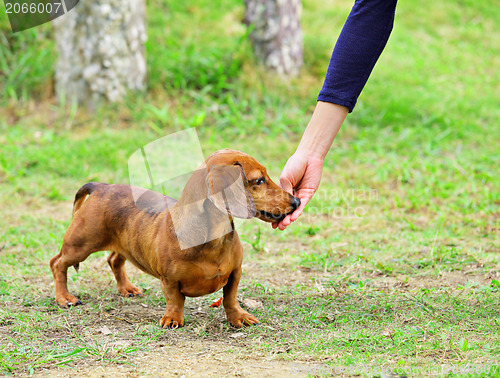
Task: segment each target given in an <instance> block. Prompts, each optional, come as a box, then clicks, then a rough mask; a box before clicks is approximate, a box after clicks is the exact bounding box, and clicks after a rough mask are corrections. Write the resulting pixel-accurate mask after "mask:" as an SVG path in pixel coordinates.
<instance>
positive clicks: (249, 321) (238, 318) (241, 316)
mask: <svg viewBox="0 0 500 378" xmlns="http://www.w3.org/2000/svg"><path fill="white" fill-rule="evenodd" d="M227 320H228V321H229V323H231V325H233V326H235V327H236V328H241V326H243V325H244V326H251V325H257V324H259V320H258V319H257V318H256V317H255V316H253V315H252V314H249V313H248V312H246V311H243V310H237V311H234V312H230V313H227Z"/></svg>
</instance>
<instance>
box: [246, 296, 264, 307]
mask: <svg viewBox="0 0 500 378" xmlns="http://www.w3.org/2000/svg"><path fill="white" fill-rule="evenodd" d="M243 305H245V307H246V308H249V309H256V308H262V307H264V305H263V304H262V302H261V301H256V300H255V299H248V298H247V299H244V300H243Z"/></svg>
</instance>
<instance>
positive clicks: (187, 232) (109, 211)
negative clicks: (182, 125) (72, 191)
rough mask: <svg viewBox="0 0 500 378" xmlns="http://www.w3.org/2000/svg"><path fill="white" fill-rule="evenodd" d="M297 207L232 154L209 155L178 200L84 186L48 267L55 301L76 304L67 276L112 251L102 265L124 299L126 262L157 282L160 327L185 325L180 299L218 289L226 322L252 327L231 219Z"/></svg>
mask: <svg viewBox="0 0 500 378" xmlns="http://www.w3.org/2000/svg"><path fill="white" fill-rule="evenodd" d="M299 205H300V200H299V199H298V198H296V197H294V196H293V195H291V194H289V193H287V192H285V191H284V190H283V189H281V188H280V187H279V186H278V185H276V184H275V183H274V182H273V181H271V179H270V178H269V176H268V174H267V172H266V169H265V168H264V167H263V166H262V165H261V164H260V163H259V162H258V161H257V160H255V159H254V158H253V157H251V156H249V155H247V154H245V153H243V152H240V151H235V150H230V149H225V150H221V151H217V152H215V153H213V154H212V155H210V156H209V157H208V159H207V160H206V161H205V163H204V164H203V165H202V166H201V167H200V168H199V169H198V170H196V171H195V172H194V173H193V174H192V175H191V177H190V178H189V180H188V182H187V184H186V187H185V188H184V190H183V191H182V194H181V196H180V198H179V200H178V201H176V200H174V199H172V198H170V197H167V196H164V195H162V194H160V193H157V192H153V191H150V190H146V189H142V188H137V187H133V186H129V185H109V184H102V183H93V182H91V183H88V184H86V185H84V186H83V187H82V188H80V190H78V192H77V193H76V196H75V202H74V208H73V220H72V222H71V224H70V225H69V227H68V229H67V231H66V233H65V235H64V239H63V244H62V247H61V250H60V252H59V253H58V254H57V255H55V256H54V257H53V258H52V259H51V260H50V267H51V269H52V274H53V276H54V280H55V296H56V301H57V303H58V304H59V305H60V306H63V307H71V306H76V305H79V304H81V302H80V300H78V299H77V298H76V297H75V296H73V295H71V294H70V293H69V291H68V288H67V270H68V268H69V267H71V266H74V267H75V269H78V264H79V263H80V262H82V261H84V260H85V259H86V258H87V257H88V256H89V255H90V254H92V253H94V252H97V251H104V250H105V251H111V254H110V255H109V257H108V263H109V266H110V267H111V270H112V271H113V273H114V275H115V278H116V282H117V285H118V291H119V292H120V293H121V294H122V295H123V296H126V297H127V296H128V297H133V296H136V295H137V296H141V295H142V292H141V290H140V289H139V288H137V287H136V286H134V285H133V284H132V283H131V282H130V281H129V279H128V277H127V274H126V272H125V267H124V264H125V261H126V260H129V261H130V262H131V263H132V264H134V265H135V266H136V267H138V268H139V269H141V270H142V271H144V272H146V273H149V274H151V275H153V276H155V277H157V278H159V279H160V282H161V288H162V291H163V293H164V295H165V299H166V301H167V309H166V311H165V315H164V316H163V318H162V319H161V321H160V325H161V327H162V328H177V327H182V326H183V325H184V300H185V297H186V296H188V297H197V296H201V295H207V294H210V293H213V292H215V291H217V290H219V289H221V288H223V302H222V303H223V305H224V310H225V312H226V315H227V319H228V321H229V323H230V324H232V325H233V326H235V327H238V328H239V327H241V326H242V325H255V324H257V323H259V321H258V320H257V318H256V317H255V316H253V315H251V314H249V313H248V312H246V311H244V310H243V309H242V308H241V307H240V305H239V304H238V301H237V299H236V292H237V289H238V283H239V281H240V278H241V263H242V261H243V247H242V245H241V242H240V239H239V237H238V234H237V233H236V231H235V230H234V224H233V217H236V218H244V219H249V218H252V217H257V218H259V219H260V220H262V221H265V222H276V221H279V220H281V219H283V218H284V217H285V216H286V215H287V214H290V213H292V212H293V211H294V210H295V209H297V208H298V207H299Z"/></svg>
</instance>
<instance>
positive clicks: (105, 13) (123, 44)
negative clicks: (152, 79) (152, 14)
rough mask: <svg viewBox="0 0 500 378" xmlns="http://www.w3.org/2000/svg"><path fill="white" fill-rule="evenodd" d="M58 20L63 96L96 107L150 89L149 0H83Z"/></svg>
mask: <svg viewBox="0 0 500 378" xmlns="http://www.w3.org/2000/svg"><path fill="white" fill-rule="evenodd" d="M53 24H54V32H55V33H54V34H55V39H56V44H57V49H58V51H59V58H58V62H57V67H56V74H55V79H56V93H57V95H58V96H61V95H62V96H65V97H66V98H67V99H68V100H69V101H75V100H76V101H78V102H79V103H82V104H85V105H87V106H90V107H95V105H97V103H98V102H99V101H102V100H103V99H105V100H108V101H112V102H114V101H118V100H120V99H121V98H122V97H123V95H124V94H125V93H126V91H127V90H141V89H144V87H145V80H146V61H145V54H144V42H145V41H146V27H145V1H144V0H134V1H128V0H95V1H81V2H80V3H79V4H78V6H76V7H75V8H74V9H73V10H72V11H71V12H68V13H67V14H66V15H65V16H63V17H60V18H58V19H56V20H54V21H53Z"/></svg>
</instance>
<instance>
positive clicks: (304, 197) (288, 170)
mask: <svg viewBox="0 0 500 378" xmlns="http://www.w3.org/2000/svg"><path fill="white" fill-rule="evenodd" d="M322 171H323V159H321V158H319V157H315V156H311V155H308V154H305V153H302V152H299V151H297V152H295V154H293V155H292V156H291V157H290V159H288V161H287V163H286V164H285V167H284V168H283V172H281V177H280V186H281V187H282V188H283V189H284V190H286V191H287V192H289V193H290V194H293V195H295V196H296V197H298V198H299V199H300V206H299V207H298V208H297V209H296V210H295V211H294V212H293V213H292V214H290V215H287V216H286V217H285V218H284V219H283V220H281V221H280V222H274V223H273V224H272V225H273V228H279V229H280V230H281V231H283V230H284V229H285V228H286V227H287V226H289V225H290V224H291V223H292V222H295V220H297V218H298V217H299V216H300V215H301V214H302V211H304V208H305V207H306V205H307V203H308V202H309V201H310V200H311V198H312V196H313V195H314V193H316V190H317V189H318V187H319V183H320V181H321V174H322Z"/></svg>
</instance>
